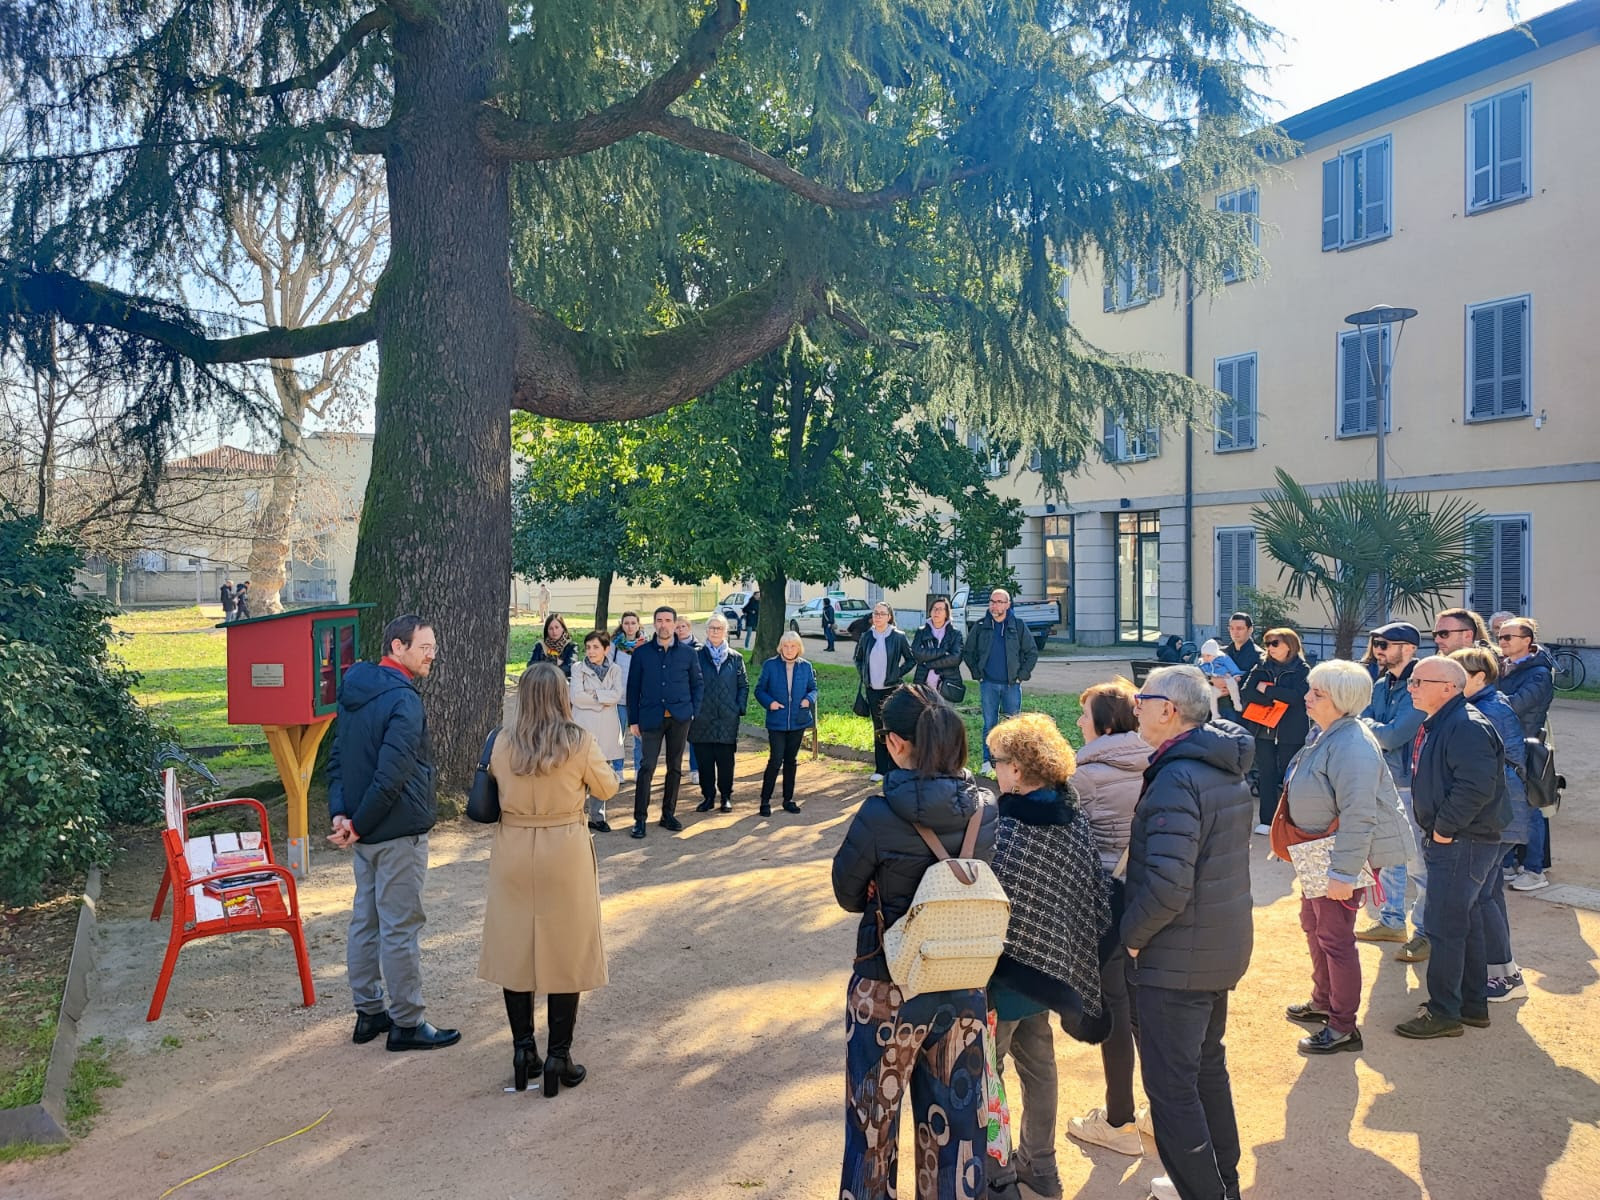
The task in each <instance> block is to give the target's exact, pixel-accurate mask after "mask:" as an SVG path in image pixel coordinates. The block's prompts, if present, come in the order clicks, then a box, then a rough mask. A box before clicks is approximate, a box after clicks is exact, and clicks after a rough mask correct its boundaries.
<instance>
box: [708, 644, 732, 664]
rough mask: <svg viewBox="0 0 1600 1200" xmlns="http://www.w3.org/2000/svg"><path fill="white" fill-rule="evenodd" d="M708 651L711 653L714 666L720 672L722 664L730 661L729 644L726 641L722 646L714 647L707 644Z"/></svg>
mask: <svg viewBox="0 0 1600 1200" xmlns="http://www.w3.org/2000/svg"><path fill="white" fill-rule="evenodd" d="M706 649H707V650H709V651H711V662H712V665H713V666H715V667H717V668H718V669H719V670H720V669H721V667H722V664H723V663H725V662H727V661H728V643H727V642H726V641H724V642H723V643H722V645H720V646H713V645H712V644H711V643H710V642H707V643H706Z"/></svg>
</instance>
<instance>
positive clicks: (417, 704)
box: [328, 614, 461, 1050]
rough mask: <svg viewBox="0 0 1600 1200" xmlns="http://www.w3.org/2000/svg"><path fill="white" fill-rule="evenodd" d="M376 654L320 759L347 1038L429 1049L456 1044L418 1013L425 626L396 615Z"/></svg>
mask: <svg viewBox="0 0 1600 1200" xmlns="http://www.w3.org/2000/svg"><path fill="white" fill-rule="evenodd" d="M383 645H384V649H385V651H386V653H385V654H384V656H383V658H382V659H381V660H380V661H379V662H377V663H369V662H360V663H356V664H355V665H354V666H352V667H351V668H350V670H349V671H347V672H346V673H345V677H344V683H343V684H342V685H341V687H340V689H339V719H338V723H337V724H335V725H334V728H333V748H332V750H331V751H330V752H329V754H328V813H329V816H330V817H331V818H332V820H333V832H332V833H331V834H330V835H329V837H328V840H329V841H330V842H332V843H333V844H334V845H335V846H338V847H340V848H341V849H348V850H350V852H351V854H352V857H353V865H354V867H355V875H356V894H355V899H354V901H353V902H352V904H351V908H350V935H349V938H348V939H347V943H346V964H347V966H346V969H347V971H348V975H349V979H350V991H351V994H352V997H353V999H354V1001H355V1009H356V1029H355V1033H354V1035H353V1036H352V1040H354V1041H356V1042H370V1041H371V1040H372V1039H373V1038H375V1037H377V1036H378V1035H379V1034H380V1033H386V1034H388V1041H387V1046H388V1048H389V1049H390V1050H432V1049H434V1048H436V1047H439V1046H453V1045H455V1044H456V1043H457V1042H459V1041H460V1040H461V1034H460V1033H459V1032H458V1031H457V1030H454V1029H435V1028H434V1027H433V1026H432V1025H430V1024H429V1023H428V1022H427V1021H425V1020H423V1011H424V1010H423V1005H422V951H421V946H420V939H421V936H422V926H423V923H424V921H425V920H426V918H425V917H424V916H423V913H422V883H423V880H424V879H425V878H426V877H427V874H428V831H429V830H430V829H432V828H433V823H434V821H435V819H436V818H437V815H438V806H437V804H436V802H435V795H434V769H433V753H432V750H431V748H430V747H429V744H428V719H427V715H426V714H425V713H424V712H423V708H422V697H421V696H419V695H417V688H416V684H415V683H414V682H413V681H414V680H416V679H423V678H426V677H427V675H428V672H429V671H430V670H431V669H432V668H433V657H434V653H435V651H436V646H437V644H436V642H435V640H434V633H433V626H432V625H430V624H429V623H428V622H427V621H426V620H425V619H424V618H422V617H418V616H414V615H412V614H407V615H405V616H401V617H396V618H395V619H394V620H392V621H390V622H389V624H388V625H387V626H386V627H385V628H384V631H383ZM385 984H387V985H388V989H389V999H388V1004H387V1007H386V1006H385V1003H384V985H385Z"/></svg>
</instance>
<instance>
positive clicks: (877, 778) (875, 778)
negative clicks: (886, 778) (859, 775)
mask: <svg viewBox="0 0 1600 1200" xmlns="http://www.w3.org/2000/svg"><path fill="white" fill-rule="evenodd" d="M867 782H868V783H882V782H883V776H882V775H879V774H878V773H877V772H876V771H874V772H873V773H872V774H871V775H869V776H867Z"/></svg>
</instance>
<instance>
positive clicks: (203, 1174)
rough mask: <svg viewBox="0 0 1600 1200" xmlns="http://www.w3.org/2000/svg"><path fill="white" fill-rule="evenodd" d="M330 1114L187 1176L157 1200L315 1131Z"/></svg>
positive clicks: (165, 1199)
mask: <svg viewBox="0 0 1600 1200" xmlns="http://www.w3.org/2000/svg"><path fill="white" fill-rule="evenodd" d="M332 1113H333V1109H331V1108H330V1109H329V1110H328V1111H327V1112H325V1113H323V1114H322V1115H321V1116H320V1117H318V1118H317V1119H316V1120H315V1121H313V1122H311V1124H309V1125H307V1126H306V1127H305V1128H304V1129H296V1130H295V1131H294V1132H293V1133H286V1134H284V1135H283V1136H282V1137H281V1138H273V1139H272V1140H271V1141H270V1142H268V1143H267V1145H266V1146H257V1147H256V1148H255V1149H254V1150H246V1151H245V1152H244V1153H243V1154H240V1155H237V1156H236V1157H234V1158H230V1159H229V1160H228V1161H227V1162H220V1163H218V1164H217V1165H216V1166H214V1167H212V1168H211V1169H210V1170H206V1171H201V1172H200V1174H198V1175H191V1176H189V1178H187V1179H185V1180H184V1181H183V1182H182V1183H176V1184H173V1185H172V1186H171V1187H169V1188H168V1189H167V1190H166V1191H164V1192H162V1193H161V1195H160V1197H159V1200H167V1197H168V1196H170V1195H172V1193H173V1192H175V1191H177V1190H178V1189H179V1188H181V1187H188V1186H189V1185H190V1184H191V1183H193V1182H194V1181H195V1180H196V1179H204V1178H205V1177H206V1176H207V1175H215V1174H216V1173H217V1172H218V1171H220V1170H222V1168H223V1167H231V1166H233V1164H234V1163H236V1162H242V1161H243V1160H245V1159H247V1158H249V1157H250V1156H251V1155H252V1154H258V1153H260V1152H261V1151H262V1150H265V1149H266V1148H267V1146H276V1145H277V1144H278V1143H279V1142H287V1141H288V1140H289V1139H290V1138H295V1137H299V1136H300V1135H301V1134H302V1133H309V1132H310V1131H311V1130H313V1129H315V1128H316V1127H317V1126H318V1125H321V1124H322V1123H323V1122H324V1121H326V1120H327V1119H328V1117H329V1116H330V1115H331V1114H332Z"/></svg>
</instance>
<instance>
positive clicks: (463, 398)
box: [351, 0, 515, 787]
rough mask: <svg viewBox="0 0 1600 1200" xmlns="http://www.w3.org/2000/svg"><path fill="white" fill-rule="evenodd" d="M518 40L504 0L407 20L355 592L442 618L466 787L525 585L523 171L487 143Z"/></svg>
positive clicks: (449, 711) (444, 710)
mask: <svg viewBox="0 0 1600 1200" xmlns="http://www.w3.org/2000/svg"><path fill="white" fill-rule="evenodd" d="M508 39H509V29H508V22H507V15H506V7H505V5H504V3H503V2H501V0H441V2H440V3H438V4H437V5H435V6H433V7H432V8H430V9H428V10H427V12H426V14H419V15H418V16H417V17H416V18H415V19H407V18H402V19H401V20H399V21H398V22H397V24H396V25H395V28H394V56H393V71H394V96H395V108H394V113H395V115H394V118H393V120H392V121H391V129H392V131H393V142H392V144H391V147H390V149H389V151H388V156H387V167H388V187H389V216H390V239H391V242H390V246H391V248H390V259H389V264H388V267H387V269H386V271H385V273H384V277H383V279H382V280H381V281H380V282H379V285H378V295H377V302H376V304H375V309H374V319H375V324H376V329H377V341H378V387H377V427H376V430H375V436H374V438H373V446H372V473H371V476H370V478H369V479H368V482H367V492H366V499H365V503H364V505H363V508H362V513H361V530H360V538H359V542H358V545H357V550H356V564H355V571H354V574H353V577H352V580H351V594H352V597H353V598H354V599H355V600H357V601H363V602H367V603H371V604H374V605H376V608H375V609H374V610H373V611H372V612H371V613H370V614H368V619H367V620H366V621H364V622H363V625H364V627H365V636H364V639H363V641H364V645H365V648H366V650H367V652H368V653H372V652H374V651H376V649H377V643H378V634H379V631H380V630H381V629H382V628H383V624H384V622H386V621H388V620H389V619H390V618H392V617H394V616H396V615H397V614H400V613H404V612H416V613H419V614H422V615H424V616H426V617H428V618H429V619H430V620H432V621H433V622H434V631H435V633H436V634H437V637H438V643H439V657H438V659H437V661H436V662H435V663H434V667H433V678H431V679H430V680H429V681H428V682H426V683H425V684H424V685H423V695H424V698H425V701H426V704H427V709H428V718H429V728H430V734H431V738H432V742H433V750H434V757H435V761H436V763H437V765H438V768H439V778H440V781H441V783H442V784H444V785H445V786H447V787H464V786H465V784H466V782H467V780H468V778H469V776H470V774H471V770H472V766H473V764H474V763H475V762H476V761H477V760H476V755H477V752H478V750H479V748H480V747H481V745H482V741H483V736H484V733H485V731H487V730H488V729H489V728H490V727H491V726H492V725H494V724H496V723H497V722H498V721H499V719H500V712H501V705H502V701H503V697H504V692H505V682H504V681H505V659H506V634H507V616H508V607H509V604H510V588H511V495H510V471H511V428H510V409H509V404H508V401H509V398H510V396H511V392H512V363H513V355H514V353H515V345H514V337H515V331H514V330H513V328H512V325H511V320H510V313H511V287H510V272H509V267H508V254H509V246H510V193H509V187H508V175H507V167H506V165H505V164H504V163H501V162H497V161H495V160H494V159H492V158H491V157H490V156H489V155H487V154H486V153H485V152H484V150H483V148H482V145H481V143H480V142H479V140H478V138H477V136H476V129H477V125H478V119H479V113H480V108H481V106H482V104H483V103H484V102H485V100H486V99H487V98H488V97H489V95H490V93H491V90H492V86H493V83H494V80H495V77H496V74H497V70H498V68H499V66H500V63H499V61H498V56H499V54H500V53H501V51H502V49H503V47H504V46H505V45H506V43H507V41H508Z"/></svg>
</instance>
